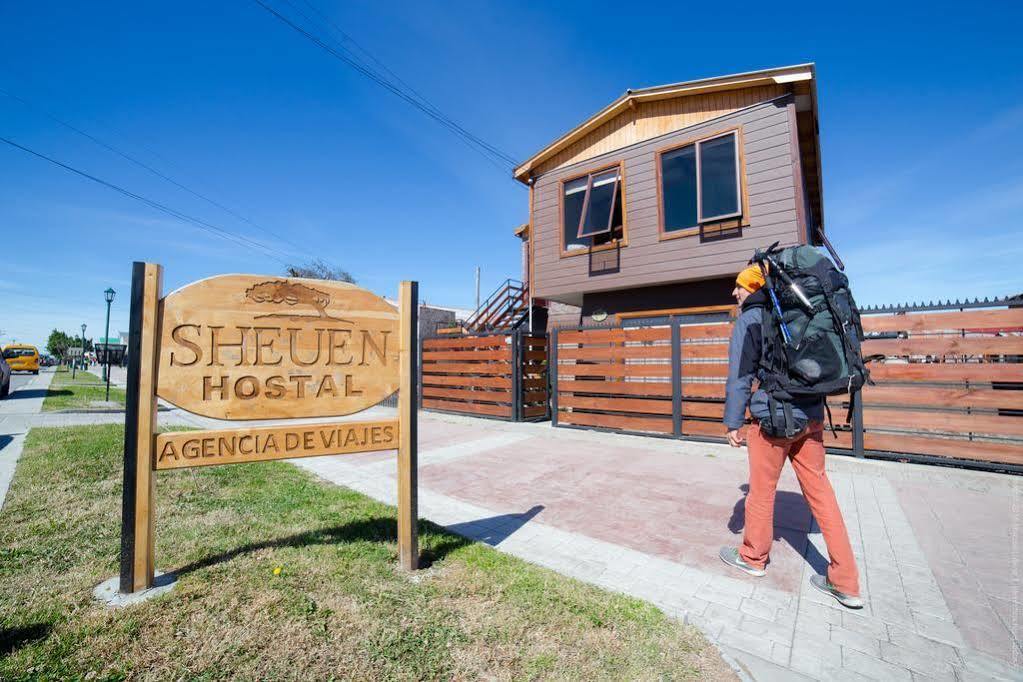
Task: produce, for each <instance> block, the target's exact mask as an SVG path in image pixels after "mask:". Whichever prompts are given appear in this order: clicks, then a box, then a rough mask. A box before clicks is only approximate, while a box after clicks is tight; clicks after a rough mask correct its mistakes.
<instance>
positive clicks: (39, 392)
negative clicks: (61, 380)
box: [5, 388, 71, 400]
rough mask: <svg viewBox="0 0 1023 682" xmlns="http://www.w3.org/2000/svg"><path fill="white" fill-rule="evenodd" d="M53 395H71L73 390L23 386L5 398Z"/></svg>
mask: <svg viewBox="0 0 1023 682" xmlns="http://www.w3.org/2000/svg"><path fill="white" fill-rule="evenodd" d="M51 395H71V391H68V390H66V389H63V388H58V389H56V390H54V389H49V388H23V389H19V390H17V391H14V392H13V393H11V394H10V395H9V396H7V397H6V398H5V400H25V399H26V398H46V397H48V396H51Z"/></svg>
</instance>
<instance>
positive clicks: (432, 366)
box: [421, 330, 548, 421]
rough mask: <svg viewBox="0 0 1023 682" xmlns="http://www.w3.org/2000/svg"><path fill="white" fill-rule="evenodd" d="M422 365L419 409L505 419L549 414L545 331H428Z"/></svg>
mask: <svg viewBox="0 0 1023 682" xmlns="http://www.w3.org/2000/svg"><path fill="white" fill-rule="evenodd" d="M421 371H422V375H421V380H422V396H423V398H422V400H423V403H422V404H423V408H424V409H427V410H435V411H439V412H454V413H459V414H469V415H473V416H478V417H489V418H492V419H505V420H508V421H540V420H544V419H547V418H548V407H547V406H548V401H547V336H546V334H543V333H528V332H526V331H524V330H513V331H508V332H492V333H485V334H465V335H458V336H433V337H428V338H425V339H423V342H422V370H421Z"/></svg>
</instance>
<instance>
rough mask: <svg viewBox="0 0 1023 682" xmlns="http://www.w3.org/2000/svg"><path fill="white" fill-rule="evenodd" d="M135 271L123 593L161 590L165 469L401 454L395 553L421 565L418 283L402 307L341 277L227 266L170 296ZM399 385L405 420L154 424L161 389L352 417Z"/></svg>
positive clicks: (257, 409)
mask: <svg viewBox="0 0 1023 682" xmlns="http://www.w3.org/2000/svg"><path fill="white" fill-rule="evenodd" d="M162 279H163V273H162V268H161V267H160V266H159V265H155V264H152V263H135V264H134V267H133V271H132V290H131V319H130V331H129V341H128V358H129V360H128V384H127V389H128V390H127V401H126V406H125V407H126V409H125V431H124V488H123V495H122V515H121V517H122V521H121V575H120V591H121V592H122V593H131V592H137V591H140V590H145V589H148V588H150V587H152V586H153V580H154V574H155V563H154V544H155V543H154V538H155V518H156V516H155V508H154V506H153V500H154V492H155V476H154V473H155V472H156V471H160V470H165V469H180V468H185V467H197V466H215V465H220V464H234V463H240V462H261V461H269V460H276V459H290V458H296V457H315V456H320V455H337V454H348V453H355V452H372V451H380V450H395V449H396V450H397V451H398V463H397V472H398V555H399V563H400V565H401V567H402V568H405V569H408V570H413V569H415V568H417V567H418V557H419V551H418V538H417V535H416V520H417V517H418V513H417V507H418V502H417V497H418V496H417V474H416V471H417V442H418V435H417V429H418V422H417V416H416V408H417V405H418V402H419V401H418V397H417V390H418V386H417V382H416V380H415V378H416V376H417V369H416V333H417V327H418V298H419V295H418V285H417V284H416V283H415V282H402V283H401V286H400V291H399V305H398V308H397V309H396V308H395V307H394V306H392V305H390V304H389V303H387V302H386V301H384V299H382V298H380V297H379V296H376V295H375V294H373V293H371V292H369V291H366V290H365V289H361V288H359V287H357V286H355V285H352V284H347V283H343V282H333V281H324V280H308V279H296V278H286V277H265V276H257V275H222V276H219V277H211V278H209V279H204V280H201V281H198V282H193V283H192V284H189V285H188V286H185V287H182V288H181V289H178V290H177V291H175V292H173V293H171V294H170V295H168V296H167V297H166V298H161V294H160V289H161V283H162ZM395 391H399V393H398V416H397V418H396V419H389V420H379V421H372V422H356V421H343V422H333V423H322V424H318V423H313V424H310V423H294V422H293V423H286V424H275V425H273V426H265V427H251V428H242V429H226V430H209V431H181V432H173V433H159V434H158V433H157V411H156V403H157V397H160V398H163V399H164V400H167V401H168V402H171V403H174V404H175V405H177V406H179V407H181V408H183V409H185V410H188V411H191V412H195V413H197V414H201V415H205V416H208V417H214V418H220V419H230V420H237V419H278V418H288V419H291V418H295V417H325V416H340V415H346V414H352V413H354V412H358V411H360V410H364V409H366V408H367V407H370V406H372V405H375V404H377V403H378V402H380V401H381V400H383V399H384V398H386V397H387V396H389V395H391V394H392V393H394V392H395Z"/></svg>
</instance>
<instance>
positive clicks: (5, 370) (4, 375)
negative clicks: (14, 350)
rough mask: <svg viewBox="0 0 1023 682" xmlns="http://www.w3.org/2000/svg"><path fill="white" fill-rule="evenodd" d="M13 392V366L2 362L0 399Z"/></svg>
mask: <svg viewBox="0 0 1023 682" xmlns="http://www.w3.org/2000/svg"><path fill="white" fill-rule="evenodd" d="M10 392H11V366H10V365H8V364H7V363H6V362H0V399H3V398H6V397H7V394H9V393H10Z"/></svg>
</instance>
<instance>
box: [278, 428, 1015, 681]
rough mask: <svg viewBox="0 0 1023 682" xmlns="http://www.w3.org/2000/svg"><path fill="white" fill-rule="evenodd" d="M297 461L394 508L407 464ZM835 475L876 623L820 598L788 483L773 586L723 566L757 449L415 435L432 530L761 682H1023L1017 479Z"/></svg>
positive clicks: (568, 433)
mask: <svg viewBox="0 0 1023 682" xmlns="http://www.w3.org/2000/svg"><path fill="white" fill-rule="evenodd" d="M294 463H295V464H296V465H298V466H300V467H302V468H304V469H307V470H309V471H312V472H314V473H316V474H317V475H319V476H321V477H323V478H325V479H327V480H330V481H333V482H335V483H338V484H340V485H345V486H348V487H351V488H353V489H356V490H359V491H362V492H364V493H366V494H368V495H371V496H373V497H375V498H377V499H379V500H382V501H385V502H388V503H391V504H394V503H395V492H396V483H395V478H394V475H395V471H394V470H395V464H394V459H393V453H366V454H361V455H348V456H339V457H322V458H314V459H303V460H296V461H295V462H294ZM828 468H829V475H830V477H831V480H832V482H833V484H834V486H835V488H836V490H837V493H838V496H839V502H840V504H841V507H842V509H843V512H844V514H845V516H846V521H847V523H848V525H849V526H850V533H851V535H852V542H853V546H854V549H855V553H856V556H857V561H858V563H859V566H860V570H861V574H862V575H861V581H862V583H863V590H864V597H865V598H866V599H867V601H868V605H867V607H866V608H865V609H863V610H862V611H849V610H846V609H844V608H843V607H841V606H839V605H838V604H837V603H836V602H834V601H833V600H832V599H830V598H829V597H825V596H824V595H822V594H820V593H818V592H816V591H815V590H813V589H812V588H811V587H810V586H809V578H810V576H811V575H812V574H813V573H814V572H823V570H824V567H825V566H826V564H827V558H826V557H827V550H826V548H825V547H824V544H823V542H822V540H821V536H820V534H819V532H818V530H817V528H816V526H815V525H814V523H813V520H812V517H811V515H810V513H809V511H808V509H807V507H806V503H805V501H804V500H803V498H802V496H801V495H800V494H799V493H798V490H799V488H798V485H797V484H796V482H795V477H794V476H793V475H792V473H791V471H790V470H788V471H786V473H785V474H784V476H783V478H782V481H781V484H780V487H779V495H778V499H777V504H776V511H775V520H776V526H777V542H776V543H775V547H774V550H773V552H772V557H771V564H770V566H769V568H768V576H767V577H766V578H763V579H756V578H751V577H747V576H744V575H742V574H739V573H737V572H734V569H729V568H728V567H727V566H725V565H724V564H722V563H721V562H720V561H719V559H718V558H717V550H718V548H719V547H720V546H721V545H727V544H733V545H734V544H738V543H739V542H740V541H741V531H742V526H743V497H742V496H743V490H742V489H741V488H740V486H741V485H742V484H744V483H745V481H746V461H745V450H732V449H730V448H728V447H726V446H718V445H707V444H698V443H687V442H681V443H680V442H670V441H662V440H658V439H651V438H639V437H632V436H620V435H608V434H597V433H593V432H580V431H574V430H565V429H553V428H552V427H550V426H549V425H547V424H507V423H503V422H493V421H485V420H475V419H469V418H460V417H455V416H449V415H436V414H429V413H423V415H422V417H421V420H420V473H419V481H420V497H419V500H420V515H421V516H422V517H424V518H427V519H430V520H432V521H435V522H437V523H440V524H443V525H445V526H447V527H449V528H451V529H452V530H454V531H456V532H458V533H461V534H463V535H466V536H468V537H471V538H474V539H477V540H480V541H482V542H487V543H488V544H491V545H493V546H495V547H497V548H498V549H500V550H502V551H506V552H508V553H510V554H514V555H516V556H519V557H522V558H524V559H526V560H528V561H531V562H534V563H537V564H541V565H544V566H547V567H549V568H552V569H554V570H556V571H559V572H561V573H564V574H566V575H570V576H573V577H576V578H578V579H580V580H584V581H588V582H591V583H594V584H596V585H600V586H602V587H606V588H608V589H612V590H616V591H619V592H624V593H627V594H631V595H634V596H636V597H639V598H642V599H646V600H649V601H651V602H653V603H655V604H657V605H658V606H659V607H660V608H662V609H663V610H665V611H666V612H667V613H669V614H672V615H674V616H676V617H679V618H686V619H688V620H689V621H690V622H693V623H695V624H697V625H698V626H700V627H701V628H702V629H703V630H704V632H705V633H706V634H707V635H708V636H709V637H710V638H711V639H712V640H713V641H714V642H715V643H716V644H717V645H718V646H719V648H720V649H721V650H722V652H723V653H725V654H726V656H727V657H729V658H731V659H732V662H733V664H737V665H738V667H739V668H740V670H741V671H743V672H744V673H746V674H747V675H749V676H750V677H752V678H753V679H758V680H767V679H784V680H801V679H822V680H823V679H826V680H834V679H850V680H852V679H855V680H863V679H874V680H913V679H949V680H952V679H960V680H969V679H1012V680H1023V672H1021V668H1020V666H1021V664H1023V653H1021V648H1020V640H1021V606H1020V604H1021V586H1020V581H1021V578H1023V557H1021V543H1020V539H1021V524H1020V517H1021V512H1023V488H1021V483H1023V481H1021V479H1020V478H1018V477H1008V476H1000V475H996V474H988V473H980V472H968V471H961V470H956V469H944V468H937V467H922V466H917V465H910V464H899V463H886V462H871V461H858V460H854V459H850V458H842V457H829V466H828Z"/></svg>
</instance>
